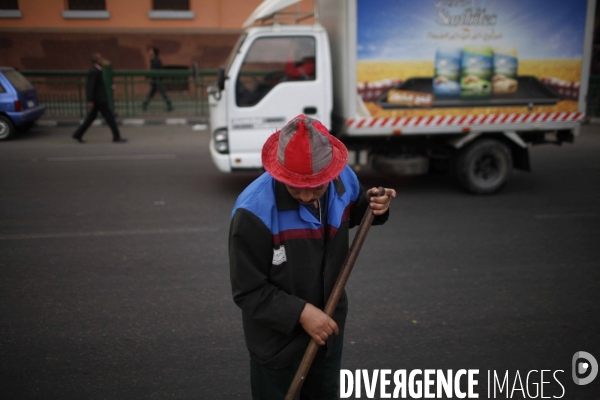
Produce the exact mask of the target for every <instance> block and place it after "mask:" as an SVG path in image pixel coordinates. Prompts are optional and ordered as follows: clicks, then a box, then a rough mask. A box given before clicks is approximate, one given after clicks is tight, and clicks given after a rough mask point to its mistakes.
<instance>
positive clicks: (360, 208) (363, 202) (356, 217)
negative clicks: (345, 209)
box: [350, 185, 390, 228]
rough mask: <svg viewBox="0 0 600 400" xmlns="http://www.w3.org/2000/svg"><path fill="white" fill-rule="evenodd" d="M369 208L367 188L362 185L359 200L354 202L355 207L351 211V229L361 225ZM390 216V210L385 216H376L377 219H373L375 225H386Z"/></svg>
mask: <svg viewBox="0 0 600 400" xmlns="http://www.w3.org/2000/svg"><path fill="white" fill-rule="evenodd" d="M368 206H369V200H368V199H367V191H366V190H365V188H364V187H363V186H362V185H360V191H359V193H358V198H357V199H356V202H354V205H353V206H352V209H351V210H350V228H353V227H354V226H357V225H360V222H361V221H362V219H363V217H364V215H365V211H366V210H367V207H368ZM389 216H390V209H389V208H388V210H387V211H386V212H385V214H382V215H376V216H375V218H374V219H373V225H383V224H385V222H386V221H387V220H388V217H389Z"/></svg>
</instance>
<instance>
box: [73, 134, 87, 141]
mask: <svg viewBox="0 0 600 400" xmlns="http://www.w3.org/2000/svg"><path fill="white" fill-rule="evenodd" d="M73 139H75V140H77V141H78V142H79V143H85V142H84V141H83V139H82V138H80V137H79V136H75V135H73Z"/></svg>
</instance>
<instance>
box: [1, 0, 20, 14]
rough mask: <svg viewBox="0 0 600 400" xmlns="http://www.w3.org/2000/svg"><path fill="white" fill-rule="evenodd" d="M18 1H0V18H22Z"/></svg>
mask: <svg viewBox="0 0 600 400" xmlns="http://www.w3.org/2000/svg"><path fill="white" fill-rule="evenodd" d="M22 17H23V14H21V10H19V1H18V0H0V18H22Z"/></svg>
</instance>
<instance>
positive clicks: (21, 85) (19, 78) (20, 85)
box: [3, 70, 33, 92]
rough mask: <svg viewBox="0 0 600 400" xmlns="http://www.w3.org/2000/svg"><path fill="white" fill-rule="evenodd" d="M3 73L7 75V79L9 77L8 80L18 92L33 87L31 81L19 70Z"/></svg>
mask: <svg viewBox="0 0 600 400" xmlns="http://www.w3.org/2000/svg"><path fill="white" fill-rule="evenodd" d="M3 74H4V76H5V77H6V79H8V81H9V82H10V83H11V85H13V86H14V88H15V89H16V90H17V92H24V91H26V90H32V89H33V85H32V84H31V83H29V81H28V80H27V78H25V77H24V76H23V75H21V73H20V72H19V71H15V70H10V71H4V72H3Z"/></svg>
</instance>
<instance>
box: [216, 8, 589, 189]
mask: <svg viewBox="0 0 600 400" xmlns="http://www.w3.org/2000/svg"><path fill="white" fill-rule="evenodd" d="M299 1H300V0H265V1H264V2H263V3H262V4H261V5H260V6H259V7H258V8H257V9H256V10H255V11H254V13H253V14H252V15H251V16H250V18H249V19H248V20H247V21H246V23H245V24H244V28H245V31H244V32H243V34H242V35H241V36H240V38H239V40H238V42H237V44H236V45H235V47H234V49H233V50H232V52H231V54H230V56H229V59H228V60H227V64H226V66H225V67H224V68H221V69H220V70H219V77H218V80H217V84H216V85H215V86H214V87H212V88H210V89H209V94H210V95H209V103H210V129H211V141H210V151H211V156H212V159H213V162H214V164H215V165H216V166H217V168H218V169H219V170H220V171H222V172H232V171H236V170H248V169H260V168H262V164H261V149H262V145H263V143H264V142H265V140H266V139H267V137H268V136H269V135H271V134H272V133H273V132H274V131H276V130H277V129H279V128H281V127H282V126H283V125H285V123H286V122H287V121H289V120H290V119H292V118H293V117H295V116H296V115H298V114H306V115H309V116H311V117H314V118H316V119H318V120H320V121H321V122H322V123H323V124H324V125H325V126H327V127H328V128H329V129H330V131H331V132H332V134H334V135H335V136H337V137H338V138H339V139H340V140H342V141H343V142H344V143H345V144H346V146H347V147H348V149H349V160H348V163H349V164H350V165H351V166H352V167H354V168H355V169H360V168H361V167H365V166H371V167H373V168H375V169H377V170H380V171H387V172H391V173H397V174H413V175H414V174H423V173H426V172H427V171H428V170H430V169H450V170H451V172H453V173H454V174H455V176H456V178H457V180H458V182H459V183H460V185H461V186H462V187H463V188H465V189H466V190H468V191H470V192H473V193H478V194H488V193H494V192H496V191H498V190H499V189H500V188H501V187H502V186H503V185H504V184H505V183H506V181H507V180H508V178H509V177H510V175H511V172H512V169H513V168H517V169H522V170H530V162H529V148H530V147H531V146H532V145H536V144H543V143H555V144H561V143H562V142H572V141H573V140H574V137H575V136H577V134H578V132H579V129H580V124H581V122H582V121H583V120H584V118H585V107H586V102H585V99H586V93H587V83H588V78H589V66H590V60H591V49H592V30H593V25H594V14H595V7H596V4H595V0H570V1H564V0H527V1H522V0H503V1H497V0H320V1H318V0H314V1H315V4H314V10H313V11H312V12H302V11H300V8H299V6H298V4H297V3H299ZM317 1H318V2H317ZM293 7H295V9H292V10H291V11H288V10H290V9H291V8H293ZM290 19H291V21H290ZM300 21H303V22H306V21H308V23H306V24H303V23H300Z"/></svg>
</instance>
